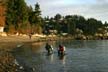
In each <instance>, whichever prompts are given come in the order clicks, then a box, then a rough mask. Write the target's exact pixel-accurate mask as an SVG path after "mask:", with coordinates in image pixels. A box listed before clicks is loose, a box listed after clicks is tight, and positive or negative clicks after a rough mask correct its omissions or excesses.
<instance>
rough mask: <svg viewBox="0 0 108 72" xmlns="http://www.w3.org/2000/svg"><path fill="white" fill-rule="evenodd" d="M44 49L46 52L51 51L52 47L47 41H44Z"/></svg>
mask: <svg viewBox="0 0 108 72" xmlns="http://www.w3.org/2000/svg"><path fill="white" fill-rule="evenodd" d="M45 49H46V50H47V52H48V54H50V53H52V52H53V47H52V46H51V45H49V44H48V43H46V46H45Z"/></svg>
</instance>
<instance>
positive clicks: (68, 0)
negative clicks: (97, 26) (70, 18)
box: [25, 0, 108, 22]
mask: <svg viewBox="0 0 108 72" xmlns="http://www.w3.org/2000/svg"><path fill="white" fill-rule="evenodd" d="M25 1H26V2H27V4H28V5H32V6H34V4H36V3H37V2H38V3H39V4H40V7H41V11H42V16H43V17H44V16H50V17H52V16H55V15H56V14H57V13H60V14H61V15H63V16H65V15H74V14H75V15H82V16H84V17H85V18H90V17H93V18H96V19H98V20H102V21H103V22H104V21H108V0H25Z"/></svg>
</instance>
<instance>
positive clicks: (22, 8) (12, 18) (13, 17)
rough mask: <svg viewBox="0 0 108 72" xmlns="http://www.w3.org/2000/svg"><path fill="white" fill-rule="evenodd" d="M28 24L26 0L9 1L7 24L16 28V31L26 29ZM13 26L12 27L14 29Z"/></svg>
mask: <svg viewBox="0 0 108 72" xmlns="http://www.w3.org/2000/svg"><path fill="white" fill-rule="evenodd" d="M27 22H28V12H27V5H26V3H25V1H24V0H9V1H8V2H7V11H6V24H7V26H8V29H9V28H10V27H9V26H12V25H13V26H14V27H15V30H16V31H18V30H19V29H21V28H23V27H26V24H27ZM13 26H12V27H13Z"/></svg>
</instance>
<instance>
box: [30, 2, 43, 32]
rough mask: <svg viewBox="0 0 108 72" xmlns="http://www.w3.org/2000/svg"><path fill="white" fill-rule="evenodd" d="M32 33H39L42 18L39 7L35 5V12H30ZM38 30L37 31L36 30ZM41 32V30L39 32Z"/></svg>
mask: <svg viewBox="0 0 108 72" xmlns="http://www.w3.org/2000/svg"><path fill="white" fill-rule="evenodd" d="M31 17H32V20H31V23H32V29H33V30H32V32H33V33H40V30H41V29H42V28H41V27H42V18H41V11H40V5H39V4H38V3H37V4H35V10H34V11H33V12H32V15H31ZM38 29H39V30H38ZM41 31H42V30H41Z"/></svg>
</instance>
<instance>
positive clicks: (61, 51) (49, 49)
mask: <svg viewBox="0 0 108 72" xmlns="http://www.w3.org/2000/svg"><path fill="white" fill-rule="evenodd" d="M45 49H46V51H47V52H48V55H49V54H52V53H53V47H52V45H50V44H48V43H46V46H45ZM57 50H58V55H65V47H64V46H62V45H59V47H58V49H57Z"/></svg>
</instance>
